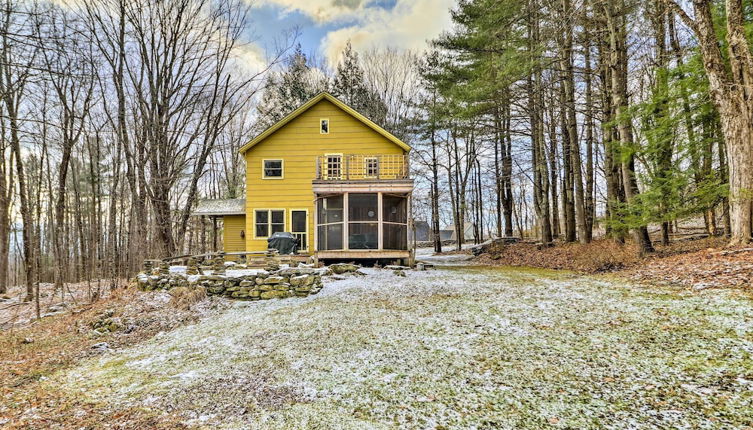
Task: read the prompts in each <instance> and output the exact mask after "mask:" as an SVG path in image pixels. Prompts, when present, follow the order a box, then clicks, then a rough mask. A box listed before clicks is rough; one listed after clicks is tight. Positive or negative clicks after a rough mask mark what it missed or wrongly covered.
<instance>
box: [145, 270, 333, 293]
mask: <svg viewBox="0 0 753 430" xmlns="http://www.w3.org/2000/svg"><path fill="white" fill-rule="evenodd" d="M236 272H237V273H238V275H237V276H233V273H232V272H231V273H229V274H226V273H217V274H214V273H213V274H209V275H188V274H185V273H179V272H169V271H168V272H167V273H166V271H165V270H164V268H163V270H161V271H160V270H154V271H152V272H151V274H147V273H148V272H147V273H141V274H139V275H138V276H137V278H136V281H137V283H138V287H139V288H140V289H142V290H145V291H154V290H171V289H173V288H177V287H192V286H200V287H204V288H205V289H206V290H207V294H209V295H214V296H226V297H229V298H233V299H239V300H266V299H284V298H288V297H306V296H308V295H311V294H316V293H318V292H319V291H320V290H321V289H322V286H323V284H322V271H321V270H318V269H313V268H302V267H299V268H286V269H279V270H274V271H266V270H259V271H253V270H252V271H248V272H252V273H250V274H243V272H244V271H243V270H239V271H236Z"/></svg>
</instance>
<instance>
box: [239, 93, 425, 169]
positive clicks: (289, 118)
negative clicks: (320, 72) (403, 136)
mask: <svg viewBox="0 0 753 430" xmlns="http://www.w3.org/2000/svg"><path fill="white" fill-rule="evenodd" d="M322 100H327V101H329V102H331V103H332V104H334V105H335V106H337V107H339V108H340V109H342V110H344V111H345V112H347V113H348V114H350V115H351V116H353V117H354V118H356V119H357V120H359V121H361V122H362V123H363V124H364V125H366V126H368V127H369V128H371V129H372V130H374V131H376V132H377V133H379V134H381V135H382V136H384V137H385V138H387V140H389V141H391V142H392V143H394V144H395V145H397V146H399V147H401V148H403V149H404V150H406V151H410V150H411V147H410V145H408V144H407V143H405V142H403V141H402V140H400V139H398V138H397V137H395V136H394V135H393V134H392V133H390V132H389V131H387V130H385V129H383V128H382V127H380V126H378V125H377V124H376V123H374V122H373V121H372V120H370V119H368V118H366V117H365V116H364V115H362V114H360V113H358V111H357V110H355V109H353V108H352V107H350V106H348V105H346V104H345V103H343V102H341V101H340V100H338V99H337V98H336V97H335V96H333V95H332V94H330V93H328V92H321V93H319V94H318V95H316V96H314V98H312V99H311V100H309V101H307V102H306V103H304V104H302V105H301V106H300V107H299V108H298V109H296V110H294V111H293V112H291V113H289V114H288V115H287V116H285V117H284V118H283V119H281V120H280V121H278V122H277V123H275V124H274V125H272V126H271V127H269V128H268V129H266V130H264V131H263V132H262V133H261V134H260V135H258V136H256V137H255V138H253V139H252V140H251V141H250V142H248V143H247V144H245V145H243V147H242V148H241V149H240V153H241V154H245V153H246V151H248V150H249V149H251V148H253V147H254V146H255V145H256V144H258V143H259V142H261V141H262V140H264V139H266V138H267V137H269V136H271V135H272V134H273V133H274V132H276V131H277V130H279V129H281V128H282V127H284V126H285V125H286V124H287V123H289V122H290V121H292V120H294V119H296V118H298V117H299V116H300V115H301V114H303V113H304V112H306V111H307V110H309V109H311V108H312V107H313V106H315V105H316V104H317V103H319V102H320V101H322Z"/></svg>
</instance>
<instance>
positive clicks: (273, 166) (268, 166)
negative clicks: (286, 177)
mask: <svg viewBox="0 0 753 430" xmlns="http://www.w3.org/2000/svg"><path fill="white" fill-rule="evenodd" d="M262 163H263V166H262V178H264V179H282V178H283V161H282V160H263V161H262Z"/></svg>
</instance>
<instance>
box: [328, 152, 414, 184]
mask: <svg viewBox="0 0 753 430" xmlns="http://www.w3.org/2000/svg"><path fill="white" fill-rule="evenodd" d="M409 178H410V166H409V163H408V156H407V155H396V154H392V155H361V154H345V155H338V154H330V155H321V156H318V157H317V158H316V179H317V180H320V181H369V180H396V179H409Z"/></svg>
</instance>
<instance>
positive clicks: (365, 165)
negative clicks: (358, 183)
mask: <svg viewBox="0 0 753 430" xmlns="http://www.w3.org/2000/svg"><path fill="white" fill-rule="evenodd" d="M370 161H376V174H375V175H370V174H369V162H370ZM363 177H364V178H378V177H379V157H372V156H369V157H364V158H363Z"/></svg>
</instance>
